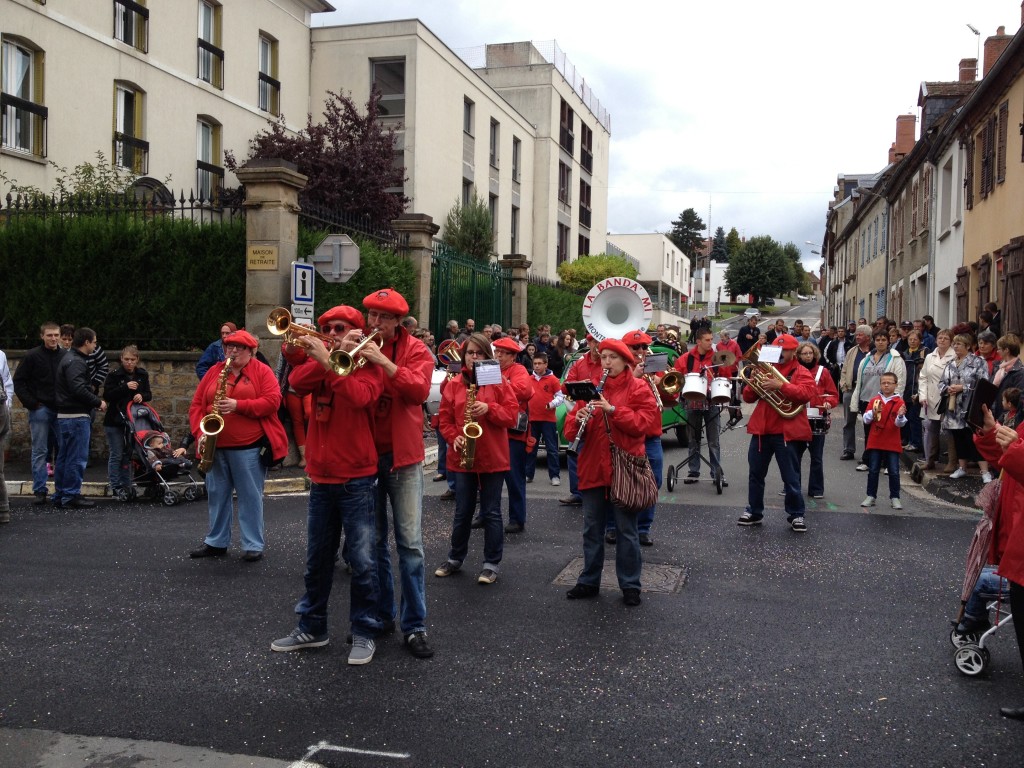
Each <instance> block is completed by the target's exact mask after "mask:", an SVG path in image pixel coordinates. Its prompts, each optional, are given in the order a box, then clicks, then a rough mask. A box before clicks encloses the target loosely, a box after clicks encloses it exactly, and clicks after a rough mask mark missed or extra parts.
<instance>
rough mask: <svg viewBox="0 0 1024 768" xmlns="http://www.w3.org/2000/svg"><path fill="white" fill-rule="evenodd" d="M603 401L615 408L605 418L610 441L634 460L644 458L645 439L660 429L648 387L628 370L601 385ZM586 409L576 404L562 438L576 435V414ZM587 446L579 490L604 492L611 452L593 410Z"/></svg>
mask: <svg viewBox="0 0 1024 768" xmlns="http://www.w3.org/2000/svg"><path fill="white" fill-rule="evenodd" d="M603 394H604V397H605V399H606V400H607V401H608V402H609V403H611V404H612V405H614V406H615V413H613V414H610V415H609V416H608V422H609V423H610V424H611V429H612V440H613V441H615V445H617V446H618V447H619V448H621V449H622V450H624V451H626V452H627V453H631V454H633V455H634V456H644V455H646V454H645V449H644V443H645V441H646V435H647V433H648V431H649V430H650V429H651V428H652V426H651V425H652V424H654V423H657V424H658V426H659V431H660V427H661V415H660V414H659V413H658V407H657V406H656V405H655V404H654V398H653V397H652V396H651V390H650V387H648V386H647V383H646V382H644V381H642V380H641V379H637V378H635V377H634V376H633V375H632V374H631V372H630V370H629V369H628V368H627V369H626V370H625V371H623V372H622V373H620V374H619V375H618V376H615V377H611V376H609V377H608V379H607V380H606V381H605V384H604V393H603ZM584 407H586V403H576V405H575V407H574V408H573V409H572V411H571V412H570V413H569V414H568V415H567V416H566V417H565V436H566V437H567V438H568V439H569V440H570V441H572V440H574V439H575V438H576V434H577V433H578V432H579V422H577V421H576V414H577V413H578V412H579V411H580V409H582V408H584ZM585 434H586V442H585V443H584V445H583V450H582V451H581V452H580V456H579V459H578V461H577V464H576V471H577V474H578V476H579V487H580V489H582V490H586V489H588V488H603V487H606V486H610V485H611V484H612V459H611V448H610V446H609V445H608V433H607V432H606V431H605V421H604V414H603V412H602V411H601V410H600V409H595V411H594V414H593V416H591V417H590V421H588V422H587V429H586V433H585Z"/></svg>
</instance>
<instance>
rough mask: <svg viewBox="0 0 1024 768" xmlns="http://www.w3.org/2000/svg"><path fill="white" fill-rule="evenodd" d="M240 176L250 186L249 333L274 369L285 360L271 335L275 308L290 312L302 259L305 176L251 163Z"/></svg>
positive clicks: (271, 163) (286, 166) (283, 165)
mask: <svg viewBox="0 0 1024 768" xmlns="http://www.w3.org/2000/svg"><path fill="white" fill-rule="evenodd" d="M235 175H236V176H237V177H238V180H239V181H240V182H241V183H242V184H243V185H244V186H245V203H244V206H245V209H246V211H245V249H246V259H245V262H246V264H245V327H246V330H248V331H249V332H250V333H251V334H253V335H254V336H256V337H257V338H259V339H260V351H261V352H262V353H263V354H264V355H266V357H267V359H268V360H269V361H270V364H271V366H274V365H276V364H277V359H278V357H279V356H280V354H281V345H280V343H279V341H278V337H276V336H272V335H271V334H270V332H269V331H268V330H267V315H268V314H270V311H271V310H272V309H273V308H274V307H282V306H283V307H290V304H291V301H290V299H291V284H290V280H291V262H293V261H295V259H296V256H297V255H298V245H299V210H300V208H299V192H300V191H302V189H304V188H305V186H306V180H307V179H306V176H304V175H302V174H301V173H299V171H298V168H297V167H296V165H295V164H294V163H290V162H288V161H287V160H278V159H266V160H250V161H249V162H248V163H246V164H245V165H244V166H242V167H241V168H239V169H238V170H237V171H236V172H235Z"/></svg>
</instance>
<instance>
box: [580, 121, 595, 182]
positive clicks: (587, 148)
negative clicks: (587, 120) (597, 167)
mask: <svg viewBox="0 0 1024 768" xmlns="http://www.w3.org/2000/svg"><path fill="white" fill-rule="evenodd" d="M580 165H582V166H583V170H585V171H587V173H591V172H593V170H594V132H593V131H592V130H590V128H588V127H587V126H586V124H584V123H583V121H582V120H581V121H580Z"/></svg>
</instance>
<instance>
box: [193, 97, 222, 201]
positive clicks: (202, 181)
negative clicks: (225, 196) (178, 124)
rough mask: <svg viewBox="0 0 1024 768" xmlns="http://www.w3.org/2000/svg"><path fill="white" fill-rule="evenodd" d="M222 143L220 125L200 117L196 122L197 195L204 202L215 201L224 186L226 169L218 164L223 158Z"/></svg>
mask: <svg viewBox="0 0 1024 768" xmlns="http://www.w3.org/2000/svg"><path fill="white" fill-rule="evenodd" d="M220 142H221V134H220V124H219V123H216V122H215V121H213V120H212V119H211V118H204V117H200V118H199V120H198V121H197V122H196V194H197V195H198V196H199V198H200V200H201V201H204V202H210V201H212V200H214V199H215V198H216V197H217V195H218V190H219V188H220V187H221V186H223V184H224V169H223V168H222V167H221V166H219V165H217V162H216V161H217V160H218V159H219V158H220V156H221V154H220Z"/></svg>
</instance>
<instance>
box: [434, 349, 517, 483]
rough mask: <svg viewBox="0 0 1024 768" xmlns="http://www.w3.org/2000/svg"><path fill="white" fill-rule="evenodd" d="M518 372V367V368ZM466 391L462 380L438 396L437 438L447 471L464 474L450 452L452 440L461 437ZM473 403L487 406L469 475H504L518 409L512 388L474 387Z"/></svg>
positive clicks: (457, 456) (458, 458) (456, 456)
mask: <svg viewBox="0 0 1024 768" xmlns="http://www.w3.org/2000/svg"><path fill="white" fill-rule="evenodd" d="M519 367H520V368H522V366H519ZM467 393H468V389H467V386H466V379H465V377H463V376H459V377H458V378H455V379H452V380H451V381H449V382H448V383H447V385H445V388H444V391H443V392H442V393H441V412H440V417H441V419H440V421H441V424H440V426H441V436H442V437H443V438H444V440H445V442H446V443H448V462H447V464H448V471H449V472H465V471H466V470H465V469H464V468H462V467H461V466H459V462H461V461H462V456H461V455H460V454H459V453H458V452H457V451H456V450H455V449H454V447H453V446H454V444H455V438H456V437H458V436H459V435H461V434H462V426H463V424H465V416H466V395H467ZM476 399H477V401H478V402H481V403H487V405H488V406H489V408H488V410H487V413H485V414H484V415H483V416H482V417H481V419H480V421H479V422H478V423H479V424H480V426H481V427H482V428H483V434H482V435H481V436H480V437H479V438H477V441H476V453H475V459H474V461H473V469H472V470H471V471H472V472H475V473H484V472H507V471H508V470H509V459H508V428H509V427H511V426H513V425H514V424H515V423H516V413H518V410H519V405H518V403H517V402H516V396H515V394H514V393H513V392H512V387H511V386H510V385H509V384H507V383H504V382H503V383H501V384H488V385H487V386H483V387H477V390H476Z"/></svg>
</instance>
